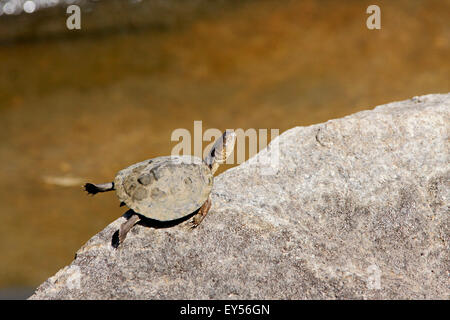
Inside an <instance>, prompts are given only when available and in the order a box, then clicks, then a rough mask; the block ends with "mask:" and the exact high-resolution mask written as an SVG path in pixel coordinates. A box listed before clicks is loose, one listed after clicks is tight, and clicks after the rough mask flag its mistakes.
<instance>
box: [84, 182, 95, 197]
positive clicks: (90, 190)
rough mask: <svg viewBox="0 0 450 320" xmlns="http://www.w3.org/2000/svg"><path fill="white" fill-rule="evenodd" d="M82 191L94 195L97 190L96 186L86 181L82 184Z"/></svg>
mask: <svg viewBox="0 0 450 320" xmlns="http://www.w3.org/2000/svg"><path fill="white" fill-rule="evenodd" d="M83 188H84V191H86V192H87V193H88V195H91V196H93V195H95V194H97V193H98V192H99V190H98V188H97V187H96V186H95V185H94V184H92V183H86V184H85V185H84V186H83Z"/></svg>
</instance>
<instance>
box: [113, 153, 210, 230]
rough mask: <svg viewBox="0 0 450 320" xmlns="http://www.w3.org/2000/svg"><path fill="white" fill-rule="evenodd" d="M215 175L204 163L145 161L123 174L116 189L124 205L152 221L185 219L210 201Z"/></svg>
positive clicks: (177, 159) (190, 158)
mask: <svg viewBox="0 0 450 320" xmlns="http://www.w3.org/2000/svg"><path fill="white" fill-rule="evenodd" d="M212 186H213V175H212V173H211V170H210V169H209V167H208V166H207V165H206V164H205V163H204V162H203V161H202V159H200V158H198V157H193V156H168V157H158V158H154V159H150V160H146V161H142V162H139V163H136V164H133V165H131V166H130V167H128V168H125V169H123V170H121V171H119V172H118V173H117V175H116V178H115V179H114V187H115V189H116V193H117V197H118V198H119V200H120V201H122V202H125V204H126V205H127V206H128V207H129V208H131V209H133V210H134V211H135V212H136V213H139V214H141V215H143V216H146V217H148V218H152V219H156V220H160V221H168V220H174V219H178V218H181V217H184V216H186V215H188V214H190V213H193V212H194V211H196V210H197V209H198V208H200V207H201V206H202V205H203V204H204V203H205V201H206V200H207V199H208V196H209V194H210V193H211V188H212Z"/></svg>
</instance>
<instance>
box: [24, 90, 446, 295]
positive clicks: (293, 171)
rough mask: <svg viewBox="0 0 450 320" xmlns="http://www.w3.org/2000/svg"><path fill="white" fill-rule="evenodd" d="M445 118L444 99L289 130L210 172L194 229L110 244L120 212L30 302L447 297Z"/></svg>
mask: <svg viewBox="0 0 450 320" xmlns="http://www.w3.org/2000/svg"><path fill="white" fill-rule="evenodd" d="M449 127H450V94H443V95H438V94H436V95H426V96H421V97H415V98H413V99H410V100H406V101H402V102H395V103H390V104H387V105H383V106H379V107H377V108H375V109H374V110H371V111H363V112H359V113H356V114H353V115H351V116H348V117H345V118H342V119H336V120H330V121H328V122H326V123H323V124H318V125H313V126H309V127H296V128H293V129H291V130H288V131H286V132H284V133H283V134H282V135H280V136H279V137H278V138H277V139H275V140H273V141H272V143H271V144H270V145H269V147H268V148H267V149H265V150H263V151H261V152H260V153H259V154H258V155H257V156H255V157H253V158H252V159H250V160H249V161H247V162H245V163H244V164H242V165H240V166H238V167H235V168H233V169H231V170H228V171H226V172H225V173H223V174H222V175H220V176H219V177H217V178H216V180H215V185H214V188H213V192H212V199H213V207H212V208H211V211H210V213H209V215H208V216H207V217H206V219H205V221H204V222H203V223H202V224H201V225H200V226H199V227H198V228H197V229H194V230H189V229H188V221H186V222H183V223H181V224H178V225H176V226H174V227H171V228H160V227H161V226H158V225H155V227H151V226H148V225H147V226H145V225H137V226H136V227H135V228H134V229H132V231H131V232H130V233H129V235H128V237H127V239H126V241H125V243H124V244H123V245H122V246H121V247H119V248H118V249H114V248H113V247H112V245H111V241H112V238H113V234H114V233H115V231H116V230H118V228H119V225H120V224H121V223H122V222H123V221H125V218H124V217H120V218H119V219H117V220H116V221H114V222H113V223H111V224H110V225H108V226H107V227H106V228H105V229H104V230H103V231H101V232H100V233H98V234H97V235H95V236H94V237H93V238H91V239H90V240H89V241H88V242H87V243H86V244H85V245H84V246H83V247H82V248H81V249H80V250H79V251H78V252H77V255H76V258H75V260H74V261H73V262H72V264H71V265H70V266H67V267H65V268H63V269H62V270H60V271H59V272H58V273H57V274H56V275H55V276H53V277H51V278H49V279H48V280H47V281H46V282H44V283H43V284H42V285H41V286H40V287H39V288H38V289H37V291H36V293H35V294H34V295H33V296H32V297H31V298H32V299H234V298H236V299H353V298H362V299H380V298H383V299H391V298H393V299H405V298H406V299H418V298H427V299H428V298H430V299H431V298H442V299H449V298H450V274H449V272H450V259H449V241H450V239H449V236H450V228H449V227H450V220H449V218H450V212H449V197H450V195H449V193H450V188H449V186H450V173H449V168H450V166H449V162H450V161H449ZM277 146H278V147H277ZM277 150H278V152H277ZM276 159H278V163H277V162H276ZM267 160H272V162H271V165H272V167H270V168H269V169H273V170H272V171H271V170H267V169H268V168H267V167H265V164H266V163H267Z"/></svg>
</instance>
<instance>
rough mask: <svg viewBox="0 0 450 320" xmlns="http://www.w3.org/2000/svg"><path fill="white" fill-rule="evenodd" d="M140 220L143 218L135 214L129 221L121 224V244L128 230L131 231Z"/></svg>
mask: <svg viewBox="0 0 450 320" xmlns="http://www.w3.org/2000/svg"><path fill="white" fill-rule="evenodd" d="M139 220H141V218H139V216H138V215H137V214H133V215H132V216H131V217H129V218H128V220H127V221H125V222H124V223H122V224H121V225H120V229H119V239H118V240H119V243H118V244H121V243H122V242H123V241H124V240H125V238H126V237H127V233H128V231H130V230H131V228H133V227H134V225H135V224H136V223H137V222H139Z"/></svg>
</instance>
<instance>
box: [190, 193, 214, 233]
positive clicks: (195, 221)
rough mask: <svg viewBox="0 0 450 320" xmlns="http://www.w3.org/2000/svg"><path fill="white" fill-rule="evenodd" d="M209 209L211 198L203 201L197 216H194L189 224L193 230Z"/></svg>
mask: <svg viewBox="0 0 450 320" xmlns="http://www.w3.org/2000/svg"><path fill="white" fill-rule="evenodd" d="M209 209H211V196H209V197H208V199H207V200H206V201H205V203H204V204H203V205H202V206H201V207H200V209H198V212H197V214H196V215H195V216H194V218H193V219H192V222H191V228H192V229H194V228H196V227H198V225H199V224H200V223H201V222H202V221H203V219H205V217H206V215H207V214H208V212H209Z"/></svg>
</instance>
